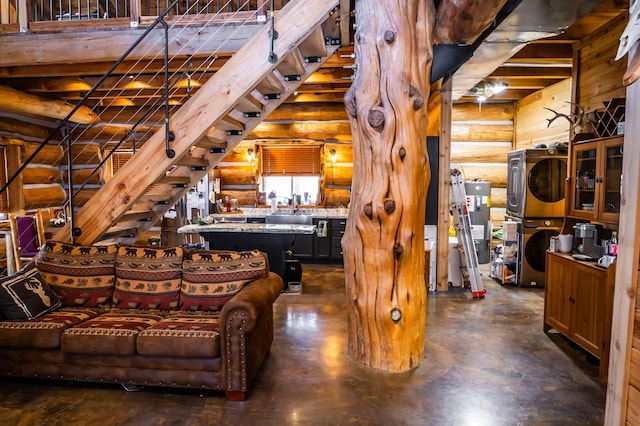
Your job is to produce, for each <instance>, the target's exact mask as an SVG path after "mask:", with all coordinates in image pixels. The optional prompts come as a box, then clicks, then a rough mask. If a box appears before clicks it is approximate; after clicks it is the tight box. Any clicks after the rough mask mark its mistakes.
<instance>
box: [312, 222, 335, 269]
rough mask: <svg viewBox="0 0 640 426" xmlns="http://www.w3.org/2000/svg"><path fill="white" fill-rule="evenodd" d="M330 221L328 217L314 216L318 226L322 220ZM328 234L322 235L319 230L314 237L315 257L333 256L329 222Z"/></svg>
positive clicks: (325, 257) (315, 223)
mask: <svg viewBox="0 0 640 426" xmlns="http://www.w3.org/2000/svg"><path fill="white" fill-rule="evenodd" d="M325 221H326V222H329V221H328V220H326V219H318V218H313V224H314V225H316V226H318V225H319V224H320V222H325ZM328 228H329V229H327V235H326V236H322V235H321V234H320V233H319V231H318V232H316V235H315V237H314V239H313V256H314V259H329V258H330V257H331V225H330V222H329V225H328Z"/></svg>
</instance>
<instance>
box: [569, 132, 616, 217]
mask: <svg viewBox="0 0 640 426" xmlns="http://www.w3.org/2000/svg"><path fill="white" fill-rule="evenodd" d="M623 141H624V136H614V137H610V138H602V139H597V140H591V141H584V142H577V143H574V144H573V146H572V156H571V167H572V173H571V174H570V176H572V181H571V185H572V187H571V191H570V194H571V196H570V200H569V202H570V206H569V216H571V217H574V218H579V219H586V220H594V221H598V222H606V223H616V224H617V223H618V219H619V216H620V179H621V175H622V155H623V151H622V146H623Z"/></svg>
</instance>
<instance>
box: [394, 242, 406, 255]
mask: <svg viewBox="0 0 640 426" xmlns="http://www.w3.org/2000/svg"><path fill="white" fill-rule="evenodd" d="M393 253H394V254H395V255H396V257H400V256H402V253H404V248H402V246H401V245H400V243H395V244H394V245H393Z"/></svg>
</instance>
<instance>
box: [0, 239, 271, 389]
mask: <svg viewBox="0 0 640 426" xmlns="http://www.w3.org/2000/svg"><path fill="white" fill-rule="evenodd" d="M183 257H184V259H183ZM36 266H37V268H38V270H39V271H40V268H42V271H40V272H41V274H42V276H43V277H46V281H47V283H49V285H50V286H51V288H52V289H54V290H55V291H56V292H57V293H58V296H60V297H61V298H62V300H63V304H62V306H61V307H58V308H57V309H55V310H53V311H50V312H46V313H43V314H41V315H40V316H37V317H36V318H32V319H29V320H23V321H15V320H10V319H7V318H6V316H5V317H3V316H2V315H0V375H4V376H18V377H36V378H47V377H51V378H55V379H62V380H83V381H99V382H111V383H122V384H136V385H150V386H172V387H189V388H201V389H212V390H220V391H225V393H226V396H227V398H228V399H238V400H242V399H244V398H245V395H246V393H247V392H248V391H249V389H250V387H251V384H252V381H253V378H254V377H255V376H256V374H257V372H258V370H259V368H260V366H261V364H262V362H263V360H264V358H265V356H266V355H267V353H268V352H269V350H270V348H271V343H272V341H273V303H274V302H275V300H276V299H277V297H278V296H279V295H280V292H281V291H282V280H281V278H280V277H279V276H278V275H276V274H274V273H271V272H268V270H269V269H268V264H267V260H266V256H265V255H264V254H263V253H261V252H259V251H249V252H239V253H236V252H224V253H219V252H215V251H202V250H200V251H197V252H194V253H188V254H187V255H184V252H183V250H182V248H180V247H175V248H173V247H170V248H147V247H133V246H120V247H116V246H104V247H100V246H74V245H71V244H64V243H57V242H47V243H46V244H45V246H44V247H43V248H42V249H41V251H40V253H39V255H38V258H37V262H36ZM91 268H93V271H94V272H95V274H96V275H95V276H92V275H90V274H89V273H88V271H89V270H91ZM109 268H110V270H111V275H109V274H108V273H107V269H109ZM183 274H184V275H183ZM185 280H186V281H185ZM127 282H128V283H129V284H125V283H127ZM106 283H110V288H109V287H108V286H107V285H106ZM190 286H191V287H192V288H190ZM220 287H222V291H219V292H210V291H209V289H214V290H215V289H217V288H220ZM97 289H99V291H98V290H97ZM91 290H96V291H95V293H93V292H92V291H91ZM223 292H224V294H220V293H223ZM183 298H184V300H183ZM75 299H82V300H75ZM65 300H66V303H65ZM69 304H70V305H79V306H69ZM88 305H91V306H88ZM196 305H197V306H196ZM196 307H197V308H198V309H196Z"/></svg>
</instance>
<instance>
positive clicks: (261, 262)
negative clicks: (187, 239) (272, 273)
mask: <svg viewBox="0 0 640 426" xmlns="http://www.w3.org/2000/svg"><path fill="white" fill-rule="evenodd" d="M268 272H269V264H268V261H267V257H266V256H265V255H264V253H262V252H260V251H258V250H253V251H242V252H210V251H195V252H192V253H189V254H187V255H186V256H185V258H184V262H183V264H182V287H181V288H180V305H181V306H180V309H182V310H184V311H217V310H220V308H222V306H224V304H225V303H227V302H228V301H229V299H231V298H232V297H233V296H234V295H235V294H236V293H237V292H239V291H240V290H241V289H242V287H244V285H245V284H246V283H247V282H249V281H251V280H253V279H256V278H260V277H264V276H266V275H267V273H268Z"/></svg>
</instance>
